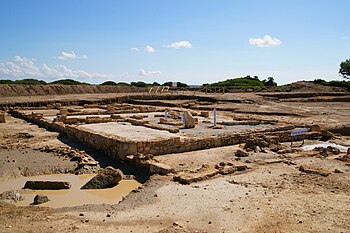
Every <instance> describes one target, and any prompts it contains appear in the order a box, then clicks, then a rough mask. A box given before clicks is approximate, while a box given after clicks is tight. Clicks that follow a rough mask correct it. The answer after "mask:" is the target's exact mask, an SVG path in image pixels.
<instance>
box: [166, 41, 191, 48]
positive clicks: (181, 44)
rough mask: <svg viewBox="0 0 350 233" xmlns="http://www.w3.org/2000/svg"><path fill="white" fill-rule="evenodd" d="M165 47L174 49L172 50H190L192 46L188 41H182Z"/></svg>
mask: <svg viewBox="0 0 350 233" xmlns="http://www.w3.org/2000/svg"><path fill="white" fill-rule="evenodd" d="M165 47H167V48H174V49H180V48H186V49H189V48H192V44H191V43H190V42H189V41H187V40H184V41H178V42H174V43H172V44H169V45H166V46H165Z"/></svg>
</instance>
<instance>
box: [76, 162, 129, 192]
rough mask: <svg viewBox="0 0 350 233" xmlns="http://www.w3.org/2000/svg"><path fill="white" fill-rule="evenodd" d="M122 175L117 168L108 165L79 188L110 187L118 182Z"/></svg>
mask: <svg viewBox="0 0 350 233" xmlns="http://www.w3.org/2000/svg"><path fill="white" fill-rule="evenodd" d="M122 177H123V173H122V172H121V171H120V170H119V169H115V168H113V167H111V166H109V167H106V168H105V169H102V170H100V171H99V172H98V174H97V175H96V176H94V177H93V178H92V179H91V180H89V181H88V182H87V183H86V184H85V185H84V186H83V187H81V189H105V188H112V187H114V186H116V185H117V184H118V183H119V181H120V180H121V179H122Z"/></svg>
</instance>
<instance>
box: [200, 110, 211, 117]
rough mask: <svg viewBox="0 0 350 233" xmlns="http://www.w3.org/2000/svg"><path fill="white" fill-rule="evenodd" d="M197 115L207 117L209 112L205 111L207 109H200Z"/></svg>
mask: <svg viewBox="0 0 350 233" xmlns="http://www.w3.org/2000/svg"><path fill="white" fill-rule="evenodd" d="M199 115H200V116H202V117H206V118H208V117H209V112H207V111H202V112H201V113H200V114H199Z"/></svg>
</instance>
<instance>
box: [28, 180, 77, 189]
mask: <svg viewBox="0 0 350 233" xmlns="http://www.w3.org/2000/svg"><path fill="white" fill-rule="evenodd" d="M70 187H71V184H70V182H67V181H27V182H26V183H25V185H24V188H25V189H48V190H57V189H70Z"/></svg>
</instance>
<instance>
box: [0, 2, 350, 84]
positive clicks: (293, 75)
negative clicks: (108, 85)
mask: <svg viewBox="0 0 350 233" xmlns="http://www.w3.org/2000/svg"><path fill="white" fill-rule="evenodd" d="M349 9H350V1H348V0H332V1H330V0H327V1H326V0H318V1H316V0H308V1H305V0H303V1H301V0H295V1H281V0H280V1H272V0H265V1H262V0H260V1H258V0H245V1H243V0H242V1H238V0H220V1H214V0H211V1H209V0H187V1H186V0H177V1H175V0H143V1H141V0H139V1H136V0H125V1H118V0H99V1H97V0H94V1H92V0H79V1H78V0H51V1H47V0H21V1H19V0H8V1H5V0H0V29H1V34H0V78H1V79H13V80H14V79H23V78H37V79H43V80H46V81H52V80H57V79H61V78H72V79H77V80H81V81H87V82H90V83H101V82H103V81H106V80H114V81H116V82H119V81H126V82H131V81H139V80H143V81H146V82H154V81H157V82H160V83H162V82H166V81H181V82H186V83H189V84H202V83H208V82H215V81H219V80H225V79H227V78H233V77H240V76H245V75H252V76H253V75H257V76H259V78H260V79H265V78H267V77H269V76H272V77H274V78H275V80H276V81H277V82H278V83H279V84H284V83H290V82H294V81H297V80H313V79H315V78H322V79H326V80H333V79H342V78H341V77H340V76H339V75H338V69H339V64H340V62H341V61H343V60H345V59H348V58H350V30H348V28H349V25H348V21H349V17H348V15H349V12H348V10H349Z"/></svg>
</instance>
